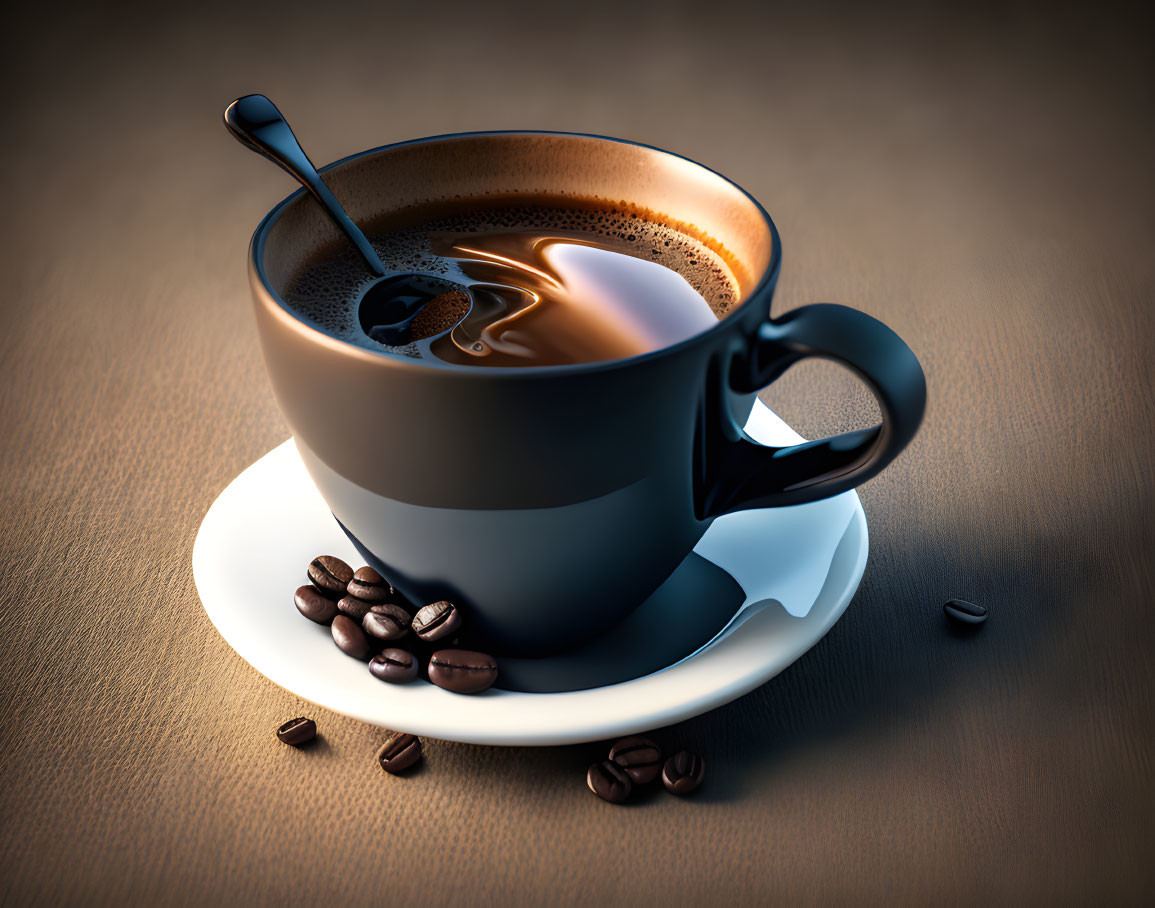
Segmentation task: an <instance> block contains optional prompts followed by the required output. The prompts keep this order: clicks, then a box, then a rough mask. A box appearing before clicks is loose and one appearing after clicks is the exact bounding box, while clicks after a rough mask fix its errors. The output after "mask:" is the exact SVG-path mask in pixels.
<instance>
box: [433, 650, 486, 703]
mask: <svg viewBox="0 0 1155 908" xmlns="http://www.w3.org/2000/svg"><path fill="white" fill-rule="evenodd" d="M429 680H430V681H432V682H433V683H434V684H436V685H437V686H438V687H443V688H445V689H446V690H451V691H453V692H454V693H456V694H476V693H480V692H481V691H483V690H485V689H486V688H488V687H491V686H492V685H493V682H494V681H496V680H497V662H495V661H494V659H493V656H487V655H485V653H474V652H471V651H469V650H467V649H441V650H438V651H437V652H435V653H434V654H433V657H432V658H431V659H430V660H429Z"/></svg>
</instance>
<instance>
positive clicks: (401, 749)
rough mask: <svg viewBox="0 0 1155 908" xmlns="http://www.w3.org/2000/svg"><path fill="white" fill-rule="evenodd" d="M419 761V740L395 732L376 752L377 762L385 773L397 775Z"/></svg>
mask: <svg viewBox="0 0 1155 908" xmlns="http://www.w3.org/2000/svg"><path fill="white" fill-rule="evenodd" d="M420 759H421V739H420V738H417V737H414V736H413V735H407V734H403V733H402V732H395V733H394V734H392V735H390V736H389V739H388V740H387V741H386V742H385V745H384V746H383V747H382V748H381V749H380V750H379V751H377V762H378V763H380V764H381V768H382V769H383V770H385V771H386V772H391V773H398V772H401V771H402V770H405V769H408V768H409V767H410V766H412V765H413V764H414V763H416V762H417V761H418V760H420Z"/></svg>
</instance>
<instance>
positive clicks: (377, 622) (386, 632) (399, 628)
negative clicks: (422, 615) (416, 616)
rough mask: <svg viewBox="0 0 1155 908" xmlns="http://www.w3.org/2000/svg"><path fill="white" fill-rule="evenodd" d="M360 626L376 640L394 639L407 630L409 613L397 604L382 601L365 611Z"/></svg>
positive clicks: (403, 634) (401, 635) (404, 633)
mask: <svg viewBox="0 0 1155 908" xmlns="http://www.w3.org/2000/svg"><path fill="white" fill-rule="evenodd" d="M361 627H363V628H364V629H365V633H366V634H368V635H369V636H370V637H376V638H377V639H378V640H396V639H398V638H399V637H404V636H405V635H406V634H407V633H408V632H409V613H408V612H407V611H405V609H403V608H402V607H401V606H399V605H393V604H392V603H390V602H382V603H380V604H379V605H374V606H372V607H371V608H370V609H369V611H368V612H366V613H365V617H364V618H362V619H361Z"/></svg>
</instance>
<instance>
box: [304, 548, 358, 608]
mask: <svg viewBox="0 0 1155 908" xmlns="http://www.w3.org/2000/svg"><path fill="white" fill-rule="evenodd" d="M309 579H310V580H312V581H313V585H314V586H316V587H317V589H319V590H320V591H321V592H322V593H324V594H325V595H326V596H328V597H329V598H330V599H340V598H341V597H342V596H344V595H345V588H346V587H347V586H348V585H349V581H350V580H352V579H353V569H352V568H351V567H349V565H347V564H345V562H344V561H342V560H341V559H340V558H335V557H334V556H332V555H318V556H317V557H316V558H314V559H313V560H312V561H311V562H309Z"/></svg>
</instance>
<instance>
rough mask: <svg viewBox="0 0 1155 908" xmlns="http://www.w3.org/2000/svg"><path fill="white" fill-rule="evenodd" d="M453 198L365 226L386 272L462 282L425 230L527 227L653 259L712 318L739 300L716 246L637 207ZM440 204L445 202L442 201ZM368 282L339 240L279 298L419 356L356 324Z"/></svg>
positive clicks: (338, 331)
mask: <svg viewBox="0 0 1155 908" xmlns="http://www.w3.org/2000/svg"><path fill="white" fill-rule="evenodd" d="M455 204H456V205H459V207H460V208H462V209H464V210H458V211H455V212H454V211H452V210H450V211H448V212H440V211H439V212H436V213H434V212H432V211H430V209H429V208H423V209H418V210H417V211H410V212H401V213H398V214H394V215H392V216H390V217H389V218H388V219H385V220H381V221H378V222H376V223H372V224H369V225H367V226H366V230H365V232H366V235H367V236H368V237H369V239H370V242H371V243H372V244H373V248H374V249H375V250H376V251H377V254H378V255H379V256H380V257H381V261H382V263H383V264H384V265H385V267H386V269H388V271H389V272H390V273H404V272H423V273H426V274H436V275H440V276H442V277H444V278H445V279H447V280H450V281H459V282H461V283H462V284H467V283H470V281H469V280H468V279H467V278H465V276H464V275H463V274H462V273H461V271H460V269H459V268H458V266H457V265H456V264H455V263H454V262H453V261H451V260H450V261H447V260H446V259H445V258H443V257H441V256H438V255H436V254H434V253H433V252H432V250H431V248H430V241H429V235H430V234H437V233H481V232H493V231H514V230H533V231H538V232H542V233H556V234H559V235H565V234H569V233H573V234H586V235H597V236H604V237H606V238H607V239H608V240H610V241H612V243H613V248H614V249H615V250H617V251H620V252H623V253H626V254H628V255H631V256H634V257H636V258H639V259H645V260H648V261H652V262H657V263H658V264H660V265H664V266H665V267H667V268H669V269H671V270H672V271H675V272H677V273H678V274H680V275H681V276H682V277H683V278H684V279H685V280H686V282H687V283H688V284H690V286H691V287H693V288H694V290H696V291H697V292H698V293H699V294H700V295H701V296H702V298H703V299H705V300H706V302H707V303H708V304H709V306H710V308H711V310H712V311H713V312H714V314H715V315H716V316H717V317H718V318H722V317H723V316H725V315H726V314H727V313H729V312H730V311H731V310H732V309H733V308H734V306H735V305H736V304H737V303H738V302H740V291H739V287H738V282H737V280H736V279H735V277H734V275H733V272H732V271H731V269H730V267H729V266H728V265H727V263H726V261H725V259H724V258H723V257H722V256H721V255H720V254H719V253H718V252H716V251H715V250H713V249H711V248H710V247H709V246H707V245H706V244H705V243H704V242H702V241H700V240H698V239H696V238H694V237H692V236H690V235H689V234H687V233H685V232H683V231H681V230H679V229H677V228H675V227H673V226H670V225H669V224H665V223H661V222H660V221H658V220H657V219H656V218H655V219H651V218H650V217H647V216H645V215H644V214H642V213H639V212H632V211H623V210H621V209H611V208H607V207H601V206H596V205H594V204H593V203H591V204H589V205H588V206H583V207H578V206H577V205H576V204H575V203H574V201H572V200H568V199H566V200H562V199H558V200H552V199H551V200H550V201H549V203H546V204H524V203H522V204H506V203H503V204H498V205H493V204H492V203H489V204H485V203H481V202H475V203H472V205H471V204H470V203H467V202H461V203H455ZM481 206H484V207H481ZM442 207H444V208H448V203H446V204H445V205H443V206H442ZM430 214H434V216H432V217H430V216H429V215H430ZM372 281H373V277H372V276H371V275H370V274H369V272H368V271H367V269H366V267H365V264H364V262H363V261H362V260H361V258H360V257H359V256H358V254H357V253H356V252H355V251H354V250H353V249H352V247H351V246H350V245H349V244H348V243H344V242H342V243H340V244H337V245H333V246H330V247H328V248H326V249H323V250H321V251H319V252H318V253H317V254H315V255H314V256H312V257H311V258H310V259H308V260H307V261H306V262H305V263H304V264H303V265H302V266H301V267H299V268H298V270H297V272H296V273H295V274H294V276H293V279H292V280H291V281H290V282H289V284H288V287H287V289H286V292H285V294H284V298H285V302H286V303H287V304H288V305H289V307H290V308H291V309H292V310H293V311H294V313H295V314H297V315H298V316H299V317H301V318H303V319H305V320H306V321H309V322H311V323H313V324H314V325H315V326H316V327H318V328H320V329H321V330H322V331H324V332H325V333H327V334H330V335H332V336H333V337H336V338H338V339H340V340H343V341H347V342H349V343H351V344H356V345H358V346H361V347H365V348H367V349H370V350H378V351H380V350H389V351H391V352H394V353H402V354H406V355H409V356H420V355H421V354H420V353H419V351H418V350H417V347H416V346H415V345H414V344H408V345H405V346H403V347H386V346H383V345H381V344H379V343H377V342H376V341H374V340H372V339H371V338H369V337H368V336H367V335H366V334H365V333H364V331H363V330H362V329H361V326H360V323H359V320H358V317H357V304H358V302H359V300H360V298H361V296H362V294H363V293H364V292H365V289H366V287H367V286H368V285H369V284H370V283H372ZM447 327H448V326H447Z"/></svg>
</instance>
